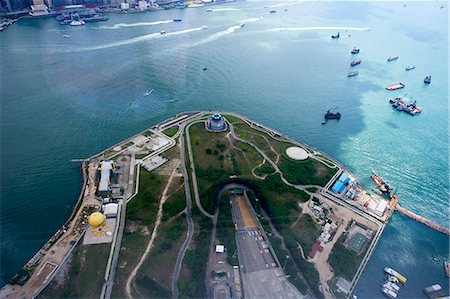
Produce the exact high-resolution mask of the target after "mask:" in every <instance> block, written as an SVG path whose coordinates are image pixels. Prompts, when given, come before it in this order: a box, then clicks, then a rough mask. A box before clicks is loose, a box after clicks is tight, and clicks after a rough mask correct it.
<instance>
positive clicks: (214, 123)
mask: <svg viewBox="0 0 450 299" xmlns="http://www.w3.org/2000/svg"><path fill="white" fill-rule="evenodd" d="M206 127H207V128H208V130H210V131H216V132H221V131H224V130H226V128H227V125H226V123H225V119H224V118H223V116H222V115H220V114H219V113H215V114H213V115H211V116H209V117H208V120H207V122H206Z"/></svg>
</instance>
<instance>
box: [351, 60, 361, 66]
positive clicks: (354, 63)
mask: <svg viewBox="0 0 450 299" xmlns="http://www.w3.org/2000/svg"><path fill="white" fill-rule="evenodd" d="M360 63H361V60H360V59H356V60H353V61H352V63H350V66H355V65H358V64H360Z"/></svg>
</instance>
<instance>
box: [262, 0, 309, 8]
mask: <svg viewBox="0 0 450 299" xmlns="http://www.w3.org/2000/svg"><path fill="white" fill-rule="evenodd" d="M301 3H302V1H292V2H286V3H280V4H272V5H267V7H270V8H272V7H283V6H291V5H297V4H301Z"/></svg>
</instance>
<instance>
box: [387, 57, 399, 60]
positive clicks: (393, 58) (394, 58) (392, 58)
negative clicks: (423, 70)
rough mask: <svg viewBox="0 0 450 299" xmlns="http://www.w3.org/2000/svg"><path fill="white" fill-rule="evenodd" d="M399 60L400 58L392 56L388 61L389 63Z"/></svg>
mask: <svg viewBox="0 0 450 299" xmlns="http://www.w3.org/2000/svg"><path fill="white" fill-rule="evenodd" d="M397 59H398V56H391V57H389V58H388V59H387V61H394V60H397Z"/></svg>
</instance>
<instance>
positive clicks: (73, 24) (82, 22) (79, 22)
mask: <svg viewBox="0 0 450 299" xmlns="http://www.w3.org/2000/svg"><path fill="white" fill-rule="evenodd" d="M84 24H86V23H85V22H84V21H83V20H72V21H71V22H70V23H69V25H70V26H82V25H84Z"/></svg>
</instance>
